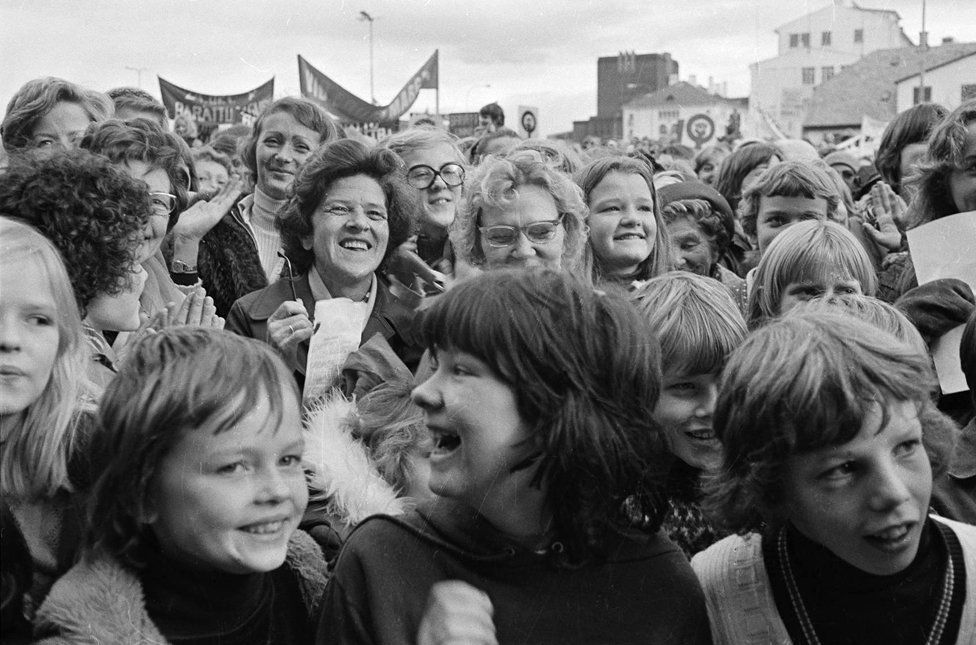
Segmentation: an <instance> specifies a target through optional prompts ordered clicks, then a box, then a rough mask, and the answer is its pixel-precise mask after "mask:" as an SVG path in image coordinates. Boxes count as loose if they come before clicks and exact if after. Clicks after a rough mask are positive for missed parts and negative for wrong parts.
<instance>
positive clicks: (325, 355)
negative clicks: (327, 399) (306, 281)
mask: <svg viewBox="0 0 976 645" xmlns="http://www.w3.org/2000/svg"><path fill="white" fill-rule="evenodd" d="M368 314H369V306H368V305H367V304H366V303H365V302H353V301H352V300H350V299H348V298H333V299H331V300H319V301H318V302H316V303H315V327H314V329H315V332H314V333H313V335H312V340H311V343H310V344H309V349H308V363H307V365H306V370H305V392H304V393H303V396H302V398H303V400H304V401H305V403H309V402H311V401H314V400H315V399H317V398H319V397H321V396H323V395H324V394H326V393H327V392H328V391H329V390H330V389H331V388H332V387H333V386H335V385H336V383H337V381H338V378H339V373H340V371H341V370H342V365H343V364H344V363H345V362H346V358H348V357H349V354H351V353H352V352H354V351H356V349H357V348H358V347H359V340H360V338H361V337H362V334H363V327H364V326H365V325H366V317H367V315H368Z"/></svg>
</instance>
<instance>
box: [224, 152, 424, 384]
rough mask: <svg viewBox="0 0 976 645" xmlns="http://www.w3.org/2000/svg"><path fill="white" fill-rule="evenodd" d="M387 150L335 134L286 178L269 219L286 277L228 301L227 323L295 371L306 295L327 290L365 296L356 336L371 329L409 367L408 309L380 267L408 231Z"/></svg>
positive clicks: (308, 320)
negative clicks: (280, 204)
mask: <svg viewBox="0 0 976 645" xmlns="http://www.w3.org/2000/svg"><path fill="white" fill-rule="evenodd" d="M400 165H401V162H400V159H399V158H398V157H397V156H396V155H395V154H394V153H393V152H391V151H390V150H386V149H383V148H380V149H375V150H370V149H368V148H367V147H366V146H365V145H363V144H362V143H360V142H358V141H354V140H352V139H340V140H339V141H334V142H332V143H329V144H326V145H325V146H323V147H322V148H320V149H319V150H317V151H316V152H315V153H314V154H313V155H312V156H311V157H310V158H309V160H308V161H307V162H306V164H305V165H304V166H303V167H302V169H301V170H300V171H299V173H298V176H297V177H296V178H295V184H294V187H293V196H292V197H291V199H290V200H289V201H288V203H287V205H286V206H285V208H284V209H283V210H282V211H281V213H279V215H278V218H277V220H276V222H277V226H278V228H279V230H280V232H281V239H282V242H283V244H284V248H285V254H286V255H287V258H288V260H289V262H290V270H291V271H294V274H293V275H290V276H287V277H282V278H280V279H278V281H277V282H275V283H273V284H271V285H270V286H268V287H265V288H264V289H261V290H260V291H256V292H254V293H251V294H248V295H247V296H244V297H243V298H241V299H240V300H238V301H237V302H235V303H234V306H233V307H232V308H231V311H230V314H229V315H228V317H227V328H228V329H230V330H231V331H234V332H237V333H239V334H242V335H244V336H250V337H251V338H257V339H260V340H266V341H267V342H269V343H270V344H271V345H272V346H274V347H275V348H276V349H278V350H279V351H280V352H281V354H282V355H283V356H284V357H285V361H286V362H287V363H288V365H289V366H290V367H291V368H292V369H293V370H295V371H296V372H299V373H304V371H305V363H306V359H307V354H308V346H309V339H310V338H311V337H312V334H313V331H314V320H313V314H314V311H315V303H316V301H319V300H326V299H330V298H348V299H350V300H352V301H354V302H365V303H366V304H367V306H368V308H369V311H370V313H369V316H368V317H367V319H366V323H365V326H364V328H363V332H362V342H366V341H367V340H369V339H370V338H371V337H372V336H373V335H374V334H376V333H380V334H382V335H383V337H384V338H386V339H387V340H388V341H389V342H390V345H391V346H392V347H393V349H394V351H396V353H397V355H398V356H400V358H401V359H402V360H403V361H404V362H405V363H407V365H408V366H410V367H411V368H412V367H413V366H415V365H416V362H417V360H418V358H419V352H418V351H417V348H416V347H415V346H413V345H412V344H411V342H410V340H409V339H410V338H411V334H410V327H411V321H412V319H413V313H412V311H411V310H410V309H408V308H407V307H405V306H404V305H403V304H401V303H400V301H399V300H397V299H396V298H395V297H394V296H393V295H392V294H391V293H390V290H389V287H388V286H387V285H386V283H384V281H383V279H382V278H381V277H380V274H379V271H380V270H381V269H382V267H383V265H384V263H385V262H386V261H387V260H388V259H389V257H390V256H391V255H392V253H393V252H394V251H395V250H396V248H397V247H398V246H399V245H400V244H402V243H403V242H404V241H405V240H406V239H407V236H408V235H409V234H410V216H411V214H412V213H413V212H414V211H415V209H416V208H417V202H416V194H415V193H416V191H413V190H411V189H410V187H409V186H407V184H406V182H405V181H404V180H403V176H402V174H401V173H400Z"/></svg>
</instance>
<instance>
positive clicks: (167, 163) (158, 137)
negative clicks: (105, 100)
mask: <svg viewBox="0 0 976 645" xmlns="http://www.w3.org/2000/svg"><path fill="white" fill-rule="evenodd" d="M81 147H82V148H84V149H86V150H89V151H91V152H94V153H97V154H100V155H102V156H104V157H108V159H109V161H111V162H112V165H114V166H116V167H117V168H119V169H121V170H123V171H125V173H126V174H128V175H129V176H130V177H132V178H133V179H136V180H138V181H140V182H142V183H143V184H145V185H146V186H147V187H148V189H149V198H150V202H151V204H152V216H151V217H150V218H149V221H148V222H147V223H146V225H145V227H144V228H143V231H142V236H141V238H140V240H139V242H140V244H139V250H138V252H137V258H136V259H137V260H138V261H139V263H140V264H142V266H143V268H144V269H145V270H146V273H147V279H146V286H145V289H143V292H142V296H141V298H140V305H141V307H142V313H143V314H144V316H145V317H146V319H147V320H148V319H150V318H154V320H153V325H154V326H156V327H160V326H166V325H169V324H202V325H206V326H215V327H220V326H222V325H223V320H222V319H220V318H219V317H218V316H217V315H216V312H215V309H214V306H213V300H212V299H210V298H209V297H207V296H206V294H205V293H204V292H203V289H202V288H201V287H200V286H199V284H198V280H197V278H196V276H195V275H194V276H193V279H192V280H191V281H190V282H189V284H187V285H183V286H178V285H177V284H176V283H175V282H174V281H173V279H172V278H171V276H170V271H169V269H168V268H167V263H166V260H165V258H164V257H163V252H162V250H161V246H162V243H163V239H164V238H165V236H166V234H167V233H168V232H170V231H172V230H173V229H174V227H176V226H177V224H178V222H179V223H183V224H185V223H186V221H187V220H189V219H192V215H190V214H189V213H187V217H184V218H183V219H184V221H182V222H180V219H181V215H183V214H184V211H185V209H186V205H187V192H186V186H185V181H184V180H182V179H181V178H180V176H179V175H180V173H182V172H183V167H182V159H181V157H180V145H179V142H178V141H177V139H176V136H175V135H173V134H170V133H169V132H164V131H163V130H162V129H161V128H160V127H159V125H158V124H156V123H155V122H154V121H150V120H147V119H134V120H132V121H125V122H124V121H120V120H118V119H109V120H108V121H105V122H103V123H100V124H98V125H97V126H95V127H94V128H92V129H90V130H89V132H88V133H87V134H86V135H85V137H84V138H83V139H82V141H81ZM125 341H126V339H125V338H120V339H119V343H117V344H116V348H118V347H119V346H120V344H122V343H124V342H125Z"/></svg>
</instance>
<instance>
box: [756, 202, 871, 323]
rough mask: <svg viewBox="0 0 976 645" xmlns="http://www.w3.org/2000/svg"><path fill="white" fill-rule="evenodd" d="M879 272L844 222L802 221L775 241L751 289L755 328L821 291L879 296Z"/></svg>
mask: <svg viewBox="0 0 976 645" xmlns="http://www.w3.org/2000/svg"><path fill="white" fill-rule="evenodd" d="M877 284H878V281H877V276H876V275H875V272H874V267H873V265H872V264H871V258H870V257H869V256H868V254H867V251H865V250H864V246H863V245H862V244H861V243H860V242H858V241H857V238H855V237H854V235H853V234H852V233H851V232H850V231H848V230H847V229H846V228H845V227H843V226H841V225H840V224H836V223H834V222H828V221H821V220H818V221H811V222H801V223H798V224H796V225H794V226H791V227H790V228H789V230H787V231H784V232H783V233H782V234H781V235H779V237H777V238H776V240H774V241H773V243H772V244H771V245H770V247H769V249H768V251H767V252H766V254H765V255H763V258H762V260H760V261H759V266H758V267H756V272H755V279H754V285H753V287H752V290H751V292H750V294H749V315H748V323H749V328H750V329H755V328H756V327H758V326H760V325H762V324H764V323H765V322H766V321H768V320H769V319H771V318H775V317H776V316H779V315H781V314H784V313H786V312H787V311H789V310H790V309H791V308H792V307H794V306H795V305H796V304H797V303H798V302H803V301H806V300H810V299H812V298H816V297H819V296H826V297H830V296H833V295H837V294H849V293H863V294H866V295H869V296H873V295H874V293H875V290H876V289H877Z"/></svg>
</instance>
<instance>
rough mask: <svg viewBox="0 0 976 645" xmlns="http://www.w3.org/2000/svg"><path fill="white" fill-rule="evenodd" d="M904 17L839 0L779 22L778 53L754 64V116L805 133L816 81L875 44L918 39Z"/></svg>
mask: <svg viewBox="0 0 976 645" xmlns="http://www.w3.org/2000/svg"><path fill="white" fill-rule="evenodd" d="M900 20H901V18H900V16H899V15H898V13H897V12H895V11H890V10H887V9H867V8H864V7H860V6H858V5H857V4H856V3H853V2H850V0H835V2H834V3H833V4H832V5H830V6H827V7H824V8H823V9H820V10H818V11H814V12H813V13H809V14H807V15H805V16H801V17H800V18H797V19H796V20H792V21H790V22H788V23H785V24H783V25H780V26H779V27H778V28H777V29H776V30H775V32H776V34H777V38H778V54H777V55H776V56H775V57H773V58H769V59H766V60H763V61H759V62H758V63H753V64H752V65H750V66H749V72H750V76H751V89H750V94H749V109H750V112H751V114H750V117H751V119H750V121H752V122H757V123H758V122H764V121H765V122H771V123H773V124H775V125H776V126H778V129H779V130H780V131H782V133H784V134H786V135H787V136H789V137H800V135H801V131H802V128H803V120H804V116H805V113H806V109H807V105H808V103H809V100H810V96H811V95H812V94H813V89H814V88H815V87H816V86H818V85H820V84H821V83H823V82H824V81H827V80H830V79H831V78H832V77H833V76H834V75H835V74H837V73H839V72H840V71H841V70H843V69H844V68H845V67H847V66H849V65H851V64H853V63H854V62H855V61H857V60H858V59H860V58H861V57H863V56H864V55H866V54H869V53H871V52H873V51H875V50H878V49H891V48H895V47H906V46H911V45H912V44H913V43H912V41H911V40H909V38H908V37H907V36H906V35H905V33H904V32H903V31H902V29H901V27H900V26H899V21H900ZM756 134H761V133H756Z"/></svg>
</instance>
